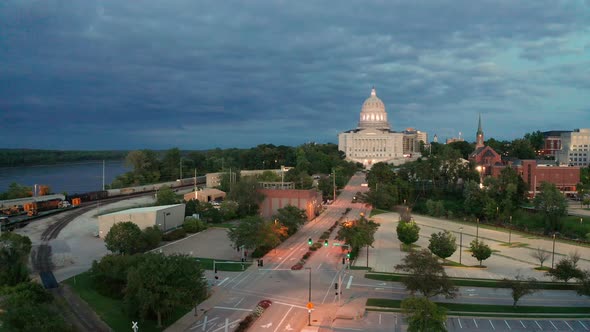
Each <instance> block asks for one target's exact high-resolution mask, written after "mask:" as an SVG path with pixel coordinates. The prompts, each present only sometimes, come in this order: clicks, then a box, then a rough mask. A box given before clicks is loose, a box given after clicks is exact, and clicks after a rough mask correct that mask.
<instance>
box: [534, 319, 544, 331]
mask: <svg viewBox="0 0 590 332" xmlns="http://www.w3.org/2000/svg"><path fill="white" fill-rule="evenodd" d="M535 324H537V326H538V327H539V328H540V329H541V331H543V328H542V327H541V325H539V323H537V321H535Z"/></svg>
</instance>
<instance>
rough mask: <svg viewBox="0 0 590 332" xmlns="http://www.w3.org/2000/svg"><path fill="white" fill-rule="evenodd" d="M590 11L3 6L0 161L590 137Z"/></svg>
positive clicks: (538, 7) (329, 4)
mask: <svg viewBox="0 0 590 332" xmlns="http://www.w3.org/2000/svg"><path fill="white" fill-rule="evenodd" d="M589 28H590V1H589V0H572V1H560V0H530V1H524V0H523V1H515V0H490V1H486V0H477V1H473V0H448V1H445V0H432V1H427V0H416V1H408V0H399V1H395V0H382V1H367V0H358V1H347V0H322V1H281V0H273V1H270V0H268V1H259V0H248V1H243V0H242V1H231V0H223V1H220V0H186V1H184V0H166V1H163V0H142V1H121V0H112V1H106V0H105V1H101V0H83V1H82V0H69V1H66V0H2V1H0V121H1V122H2V125H1V126H0V128H1V130H0V147H8V148H17V147H26V148H52V149H136V148H152V149H162V148H163V149H166V148H170V147H180V148H183V149H205V148H214V147H221V148H228V147H240V148H247V147H252V146H256V145H258V144H265V143H272V144H275V145H279V144H285V145H299V144H302V143H305V142H311V141H314V142H321V143H325V142H334V143H336V142H337V134H338V133H339V132H341V131H344V130H348V129H353V128H355V127H356V126H357V123H358V117H359V112H360V108H361V105H362V103H363V101H364V99H365V98H367V97H368V96H369V94H370V89H371V87H372V86H375V87H376V89H377V94H378V96H379V97H380V98H381V99H382V100H383V101H384V103H385V105H386V107H387V112H388V116H389V119H390V123H391V125H392V128H393V129H394V130H397V131H401V130H403V129H405V128H406V127H414V128H416V129H419V130H423V131H426V132H428V134H429V137H430V138H431V137H432V136H433V135H434V134H437V135H438V137H439V140H440V139H445V138H447V137H453V136H458V134H459V132H462V133H463V136H464V137H465V138H466V139H468V140H470V141H473V140H474V139H475V132H476V129H477V116H478V114H479V113H481V114H482V119H483V123H484V132H485V134H486V137H495V138H500V139H514V138H517V137H521V136H522V135H523V134H524V133H526V132H530V131H534V130H542V131H544V130H554V129H574V128H579V127H590V29H589Z"/></svg>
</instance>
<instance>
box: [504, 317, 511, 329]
mask: <svg viewBox="0 0 590 332" xmlns="http://www.w3.org/2000/svg"><path fill="white" fill-rule="evenodd" d="M504 323H506V326H508V329H509V330H512V328H511V327H510V324H508V322H507V321H506V320H505V319H504Z"/></svg>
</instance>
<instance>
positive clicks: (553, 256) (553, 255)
mask: <svg viewBox="0 0 590 332" xmlns="http://www.w3.org/2000/svg"><path fill="white" fill-rule="evenodd" d="M554 262H555V233H553V253H552V254H551V268H552V269H553V263H554Z"/></svg>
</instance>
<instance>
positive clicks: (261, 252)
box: [252, 247, 272, 258]
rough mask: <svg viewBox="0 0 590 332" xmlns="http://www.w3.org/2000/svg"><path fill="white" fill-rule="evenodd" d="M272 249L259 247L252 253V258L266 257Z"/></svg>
mask: <svg viewBox="0 0 590 332" xmlns="http://www.w3.org/2000/svg"><path fill="white" fill-rule="evenodd" d="M270 249H272V248H269V247H258V248H256V249H255V250H254V251H253V252H252V258H260V257H264V255H266V254H267V253H268V252H269V251H270Z"/></svg>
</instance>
